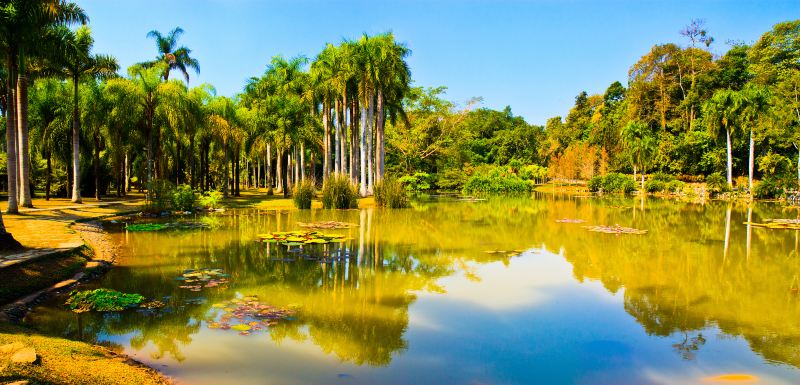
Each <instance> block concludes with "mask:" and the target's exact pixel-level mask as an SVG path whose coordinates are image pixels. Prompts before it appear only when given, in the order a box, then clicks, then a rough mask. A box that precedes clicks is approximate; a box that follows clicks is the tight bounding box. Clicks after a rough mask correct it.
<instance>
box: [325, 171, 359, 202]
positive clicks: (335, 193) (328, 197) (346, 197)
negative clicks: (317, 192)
mask: <svg viewBox="0 0 800 385" xmlns="http://www.w3.org/2000/svg"><path fill="white" fill-rule="evenodd" d="M322 207H323V208H326V209H354V208H357V207H358V188H357V187H356V186H355V185H354V184H352V183H350V179H349V178H348V177H347V176H345V175H332V176H331V177H329V178H328V179H327V180H326V181H325V183H323V184H322Z"/></svg>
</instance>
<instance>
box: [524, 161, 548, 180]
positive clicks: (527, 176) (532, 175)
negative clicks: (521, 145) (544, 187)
mask: <svg viewBox="0 0 800 385" xmlns="http://www.w3.org/2000/svg"><path fill="white" fill-rule="evenodd" d="M519 177H520V178H522V179H524V180H532V181H534V182H535V183H542V182H544V180H545V179H547V167H542V166H539V165H536V164H529V165H527V166H523V167H522V168H521V169H520V170H519Z"/></svg>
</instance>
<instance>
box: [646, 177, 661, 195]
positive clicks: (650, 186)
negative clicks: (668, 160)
mask: <svg viewBox="0 0 800 385" xmlns="http://www.w3.org/2000/svg"><path fill="white" fill-rule="evenodd" d="M644 189H645V191H647V192H649V193H657V192H662V191H664V190H666V189H667V183H666V182H664V181H663V180H658V179H651V180H648V181H647V182H645V183H644Z"/></svg>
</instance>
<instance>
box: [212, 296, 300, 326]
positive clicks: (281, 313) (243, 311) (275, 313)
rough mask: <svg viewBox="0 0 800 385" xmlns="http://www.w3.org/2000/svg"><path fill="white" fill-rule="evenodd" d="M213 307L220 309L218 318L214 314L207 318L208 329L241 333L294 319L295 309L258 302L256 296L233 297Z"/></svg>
mask: <svg viewBox="0 0 800 385" xmlns="http://www.w3.org/2000/svg"><path fill="white" fill-rule="evenodd" d="M212 307H213V308H215V309H220V310H222V314H221V315H219V318H218V319H217V317H216V316H215V317H214V318H212V319H209V320H207V321H206V322H207V323H208V328H209V329H222V330H229V329H232V330H236V331H238V332H239V334H241V335H249V334H250V333H252V332H255V331H260V330H266V329H267V328H268V327H270V326H274V325H277V324H278V322H279V321H290V320H294V315H295V310H294V309H291V308H278V307H274V306H272V305H269V304H267V303H264V302H260V301H259V300H258V297H257V296H247V297H244V298H234V299H232V300H230V301H226V302H220V303H215V304H213V305H212Z"/></svg>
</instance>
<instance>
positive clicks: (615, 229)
mask: <svg viewBox="0 0 800 385" xmlns="http://www.w3.org/2000/svg"><path fill="white" fill-rule="evenodd" d="M583 228H584V229H587V230H589V231H594V232H598V233H606V234H615V235H620V234H636V235H642V234H647V230H639V229H634V228H632V227H622V226H620V225H614V226H583Z"/></svg>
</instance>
